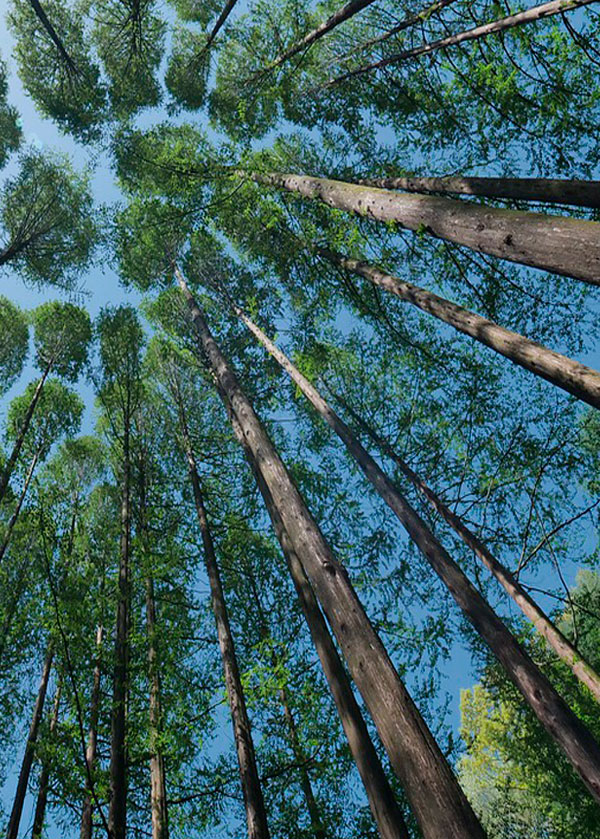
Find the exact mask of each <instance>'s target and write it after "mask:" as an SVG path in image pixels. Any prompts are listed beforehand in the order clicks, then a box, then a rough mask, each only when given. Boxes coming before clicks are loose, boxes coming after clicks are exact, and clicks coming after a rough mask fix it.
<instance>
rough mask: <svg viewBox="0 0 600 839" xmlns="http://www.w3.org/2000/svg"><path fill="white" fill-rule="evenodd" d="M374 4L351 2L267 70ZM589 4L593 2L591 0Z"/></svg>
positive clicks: (365, 1) (360, 1) (372, 1)
mask: <svg viewBox="0 0 600 839" xmlns="http://www.w3.org/2000/svg"><path fill="white" fill-rule="evenodd" d="M374 2H375V0H351V2H349V3H346V4H345V5H344V6H342V8H341V9H339V10H338V11H337V12H335V13H334V14H333V15H331V16H330V17H328V18H327V20H326V21H324V22H323V23H321V24H320V25H319V26H317V27H315V28H314V29H313V30H312V31H311V32H309V33H308V35H305V36H304V38H301V39H300V40H299V41H296V43H295V44H292V46H291V47H289V49H287V50H285V51H284V52H282V53H280V54H279V55H278V56H277V57H276V58H275V59H274V60H273V61H272V62H271V64H269V66H268V67H267V70H274V69H275V68H276V67H280V66H281V65H282V64H284V63H285V62H286V61H288V60H289V59H290V58H292V57H293V56H294V55H297V53H299V52H301V51H302V50H303V49H306V47H309V46H310V45H311V44H314V42H315V41H318V40H319V38H322V37H323V35H326V34H327V33H328V32H331V30H332V29H335V27H336V26H339V25H340V23H344V21H346V20H348V19H349V18H351V17H353V16H354V15H356V14H358V12H361V11H362V10H363V9H366V8H367V6H370V5H371V3H374ZM589 2H591V0H589Z"/></svg>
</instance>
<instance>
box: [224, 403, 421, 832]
mask: <svg viewBox="0 0 600 839" xmlns="http://www.w3.org/2000/svg"><path fill="white" fill-rule="evenodd" d="M232 425H233V429H234V433H235V435H236V437H237V438H238V440H239V441H240V444H241V445H242V447H243V448H244V451H245V453H246V457H247V458H248V461H249V463H250V466H251V468H252V471H253V472H254V476H255V479H256V483H257V485H258V488H259V490H260V493H261V495H262V497H263V499H264V502H265V506H266V508H267V511H268V513H269V517H270V519H271V521H272V523H273V530H274V531H275V534H276V536H277V539H278V541H279V544H280V545H281V549H282V551H283V555H284V556H285V558H286V561H287V565H288V569H289V572H290V576H291V578H292V582H293V583H294V588H295V589H296V594H297V595H298V600H299V601H300V606H301V608H302V612H303V614H304V618H305V620H306V623H307V626H308V629H309V631H310V635H311V638H312V641H313V644H314V646H315V649H316V651H317V655H318V656H319V661H320V662H321V667H322V668H323V672H324V674H325V678H326V679H327V684H328V685H329V690H330V691H331V695H332V696H333V700H334V702H335V705H336V708H337V711H338V714H339V717H340V721H341V723H342V728H343V729H344V733H345V735H346V739H347V740H348V745H349V747H350V752H351V754H352V757H353V758H354V762H355V763H356V768H357V769H358V772H359V775H360V777H361V780H362V782H363V785H364V788H365V792H366V793H367V799H368V801H369V807H370V810H371V813H372V815H373V819H374V821H375V824H376V825H377V830H378V833H379V836H380V837H381V839H408V829H407V827H406V824H405V822H404V817H403V815H402V811H401V810H400V807H399V806H398V802H397V801H396V798H395V796H394V793H393V791H392V788H391V787H390V785H389V782H388V779H387V777H386V775H385V772H384V770H383V766H382V765H381V761H380V760H379V756H378V754H377V751H376V749H375V746H374V745H373V742H372V740H371V737H370V735H369V730H368V728H367V726H366V723H365V721H364V719H363V716H362V713H361V710H360V707H359V705H358V702H357V701H356V698H355V696H354V693H353V691H352V685H351V684H350V679H349V678H348V675H347V673H346V670H345V668H344V665H343V664H342V661H341V659H340V657H339V655H338V652H337V649H336V647H335V644H334V642H333V639H332V637H331V635H330V633H329V630H328V629H327V624H326V623H325V618H324V617H323V614H322V612H321V609H320V608H319V604H318V602H317V598H316V597H315V593H314V591H313V589H312V587H311V584H310V582H309V580H308V578H307V576H306V574H305V572H304V567H303V563H302V562H301V561H300V559H299V557H298V555H297V554H296V552H295V551H294V548H293V547H292V543H291V540H290V538H289V536H288V534H287V532H286V530H285V528H284V526H283V522H282V519H281V516H280V515H279V512H278V510H277V507H276V506H275V504H274V502H273V497H272V495H271V493H270V492H269V488H268V486H267V484H266V481H265V478H264V477H263V474H262V472H261V470H260V467H259V466H258V463H257V460H256V458H255V457H254V454H253V453H252V451H251V449H250V448H249V446H248V445H247V444H246V438H245V436H244V432H243V430H242V427H241V426H240V424H239V422H238V420H237V419H236V418H235V417H233V418H232Z"/></svg>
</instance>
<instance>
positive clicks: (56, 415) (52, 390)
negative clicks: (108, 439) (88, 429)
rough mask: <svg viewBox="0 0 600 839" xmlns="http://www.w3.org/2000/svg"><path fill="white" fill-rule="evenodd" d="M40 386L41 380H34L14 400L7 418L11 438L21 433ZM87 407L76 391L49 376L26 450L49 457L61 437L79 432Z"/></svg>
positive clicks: (26, 440) (32, 423) (26, 439)
mask: <svg viewBox="0 0 600 839" xmlns="http://www.w3.org/2000/svg"><path fill="white" fill-rule="evenodd" d="M36 386H37V382H31V383H30V384H29V385H27V387H26V388H25V392H24V393H23V394H22V395H21V396H16V397H15V398H14V399H13V400H12V402H11V403H10V405H9V407H8V413H7V418H6V426H7V432H6V433H7V437H8V439H9V440H14V439H15V438H16V437H17V436H18V435H19V433H20V432H21V428H22V426H23V419H24V417H25V414H26V412H27V409H28V408H29V405H30V403H31V399H32V397H33V394H34V392H35V389H36ZM83 408H84V405H83V402H82V400H81V398H80V397H79V396H78V395H77V394H76V393H74V392H73V391H72V390H69V388H67V387H66V386H65V385H64V384H63V383H62V382H61V381H59V380H58V379H47V380H46V383H45V385H44V388H43V390H42V393H41V395H40V400H39V402H38V405H37V408H36V411H35V413H34V415H33V417H32V420H31V423H30V426H29V428H28V431H27V436H26V438H25V446H24V450H25V451H26V452H29V453H30V456H31V455H32V454H34V453H37V454H38V455H39V456H40V457H41V458H42V459H43V458H45V457H47V455H48V453H49V452H50V449H51V448H52V446H53V445H54V444H55V443H56V442H58V440H59V439H60V438H61V437H69V436H72V435H73V434H76V433H77V430H78V428H79V424H80V422H81V416H82V414H83Z"/></svg>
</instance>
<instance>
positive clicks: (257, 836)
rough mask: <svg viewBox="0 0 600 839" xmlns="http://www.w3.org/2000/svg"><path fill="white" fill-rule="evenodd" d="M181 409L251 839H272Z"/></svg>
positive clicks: (208, 532) (198, 484)
mask: <svg viewBox="0 0 600 839" xmlns="http://www.w3.org/2000/svg"><path fill="white" fill-rule="evenodd" d="M179 409H180V413H181V416H182V423H181V427H182V434H183V437H184V440H185V448H186V456H187V461H188V469H189V474H190V480H191V483H192V489H193V492H194V501H195V504H196V513H197V515H198V522H199V524H200V532H201V535H202V544H203V546H204V561H205V564H206V573H207V575H208V580H209V583H210V594H211V603H212V609H213V612H214V615H215V622H216V624H217V635H218V639H219V649H220V650H221V659H222V661H223V671H224V674H225V686H226V689H227V698H228V700H229V707H230V709H231V722H232V725H233V736H234V740H235V747H236V751H237V758H238V765H239V770H240V779H241V784H242V793H243V796H244V805H245V809H246V822H247V825H248V837H249V839H268V837H269V826H268V822H267V814H266V810H265V804H264V799H263V794H262V787H261V783H260V778H259V775H258V769H257V766H256V756H255V751H254V743H253V740H252V731H251V727H250V720H249V718H248V711H247V709H246V700H245V698H244V689H243V687H242V680H241V678H240V672H239V667H238V663H237V657H236V653H235V644H234V641H233V635H232V632H231V626H230V624H229V615H228V613H227V604H226V602H225V593H224V591H223V585H222V582H221V574H220V572H219V566H218V563H217V557H216V553H215V549H214V544H213V540H212V535H211V532H210V528H209V524H208V518H207V515H206V508H205V506H204V499H203V496H202V489H201V486H200V478H199V476H198V470H197V467H196V460H195V457H194V452H193V449H192V443H191V440H190V437H189V434H188V431H187V426H186V423H185V418H184V414H183V406H182V405H180V406H179Z"/></svg>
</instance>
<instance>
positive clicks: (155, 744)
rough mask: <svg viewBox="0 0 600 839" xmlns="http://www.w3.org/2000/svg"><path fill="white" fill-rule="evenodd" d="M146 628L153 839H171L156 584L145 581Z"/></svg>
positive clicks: (147, 578) (147, 579)
mask: <svg viewBox="0 0 600 839" xmlns="http://www.w3.org/2000/svg"><path fill="white" fill-rule="evenodd" d="M146 624H147V628H148V671H149V676H150V785H151V804H152V839H169V813H168V808H167V775H166V769H165V758H164V755H163V750H162V746H161V744H160V735H161V732H162V718H163V712H162V702H161V685H160V672H159V669H158V650H157V641H158V632H157V628H156V601H155V598H154V580H153V579H152V577H150V576H148V577H146Z"/></svg>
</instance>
